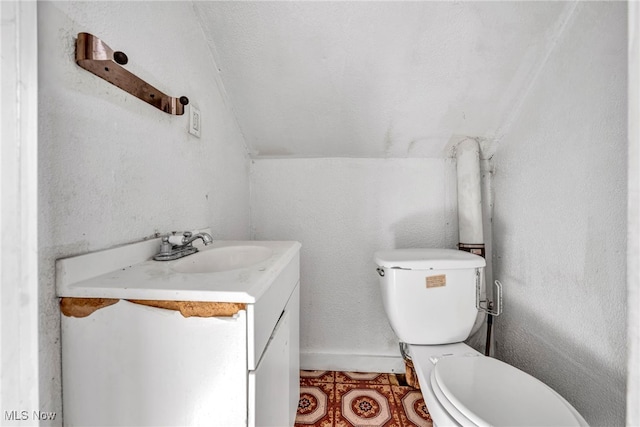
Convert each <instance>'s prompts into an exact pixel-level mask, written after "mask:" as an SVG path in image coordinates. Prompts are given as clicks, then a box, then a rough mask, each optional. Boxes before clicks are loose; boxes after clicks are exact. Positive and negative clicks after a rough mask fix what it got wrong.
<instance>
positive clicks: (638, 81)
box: [627, 2, 640, 426]
mask: <svg viewBox="0 0 640 427" xmlns="http://www.w3.org/2000/svg"><path fill="white" fill-rule="evenodd" d="M628 76H629V111H628V118H629V207H628V214H629V229H628V231H627V296H628V301H627V307H628V313H627V322H628V323H627V325H628V328H627V346H628V348H627V352H628V357H627V358H628V361H627V425H628V426H636V425H640V123H638V122H639V121H638V117H640V5H638V3H637V2H629V74H628Z"/></svg>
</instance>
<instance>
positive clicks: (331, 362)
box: [300, 353, 404, 373]
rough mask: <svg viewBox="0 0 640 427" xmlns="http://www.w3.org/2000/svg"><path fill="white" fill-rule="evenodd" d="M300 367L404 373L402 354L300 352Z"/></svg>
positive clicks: (309, 369)
mask: <svg viewBox="0 0 640 427" xmlns="http://www.w3.org/2000/svg"><path fill="white" fill-rule="evenodd" d="M300 369H304V370H307V371H347V372H382V373H403V372H404V361H403V360H402V357H401V356H400V355H398V356H372V355H362V354H334V353H300Z"/></svg>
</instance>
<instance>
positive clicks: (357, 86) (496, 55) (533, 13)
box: [194, 1, 575, 157]
mask: <svg viewBox="0 0 640 427" xmlns="http://www.w3.org/2000/svg"><path fill="white" fill-rule="evenodd" d="M574 6H575V4H574V2H570V3H568V2H474V1H471V2H306V1H294V2H194V7H195V10H196V13H197V14H198V16H199V18H200V20H201V25H202V27H203V30H204V33H205V37H206V38H207V41H208V43H209V46H210V47H211V50H212V53H213V56H214V59H215V61H216V64H217V66H218V68H219V72H220V76H221V79H222V82H223V85H224V89H225V91H226V96H227V98H228V99H227V101H228V102H229V103H230V106H231V108H232V109H233V110H234V113H235V115H236V117H237V120H238V123H239V125H240V128H241V130H242V132H243V134H244V136H245V139H246V143H247V145H248V148H249V151H250V154H251V155H252V156H253V157H442V156H444V155H445V147H446V145H447V143H448V142H449V140H450V139H451V137H452V136H453V135H467V136H475V137H482V138H486V139H487V140H490V141H491V140H496V139H499V137H500V135H501V133H502V132H504V130H505V128H506V127H508V125H509V123H510V120H512V117H513V115H514V114H516V113H517V109H518V106H519V103H520V100H521V98H522V97H523V96H524V95H525V94H526V92H527V89H528V87H529V86H530V85H531V83H532V81H533V79H535V76H536V75H537V72H538V70H539V69H540V67H541V66H542V65H543V64H544V61H545V58H546V57H547V55H548V53H549V51H550V50H551V49H552V48H553V46H554V45H555V42H556V40H557V38H558V37H559V36H560V34H561V32H562V29H563V27H564V25H565V24H566V22H567V21H568V20H569V18H570V16H571V12H572V10H573V7H574Z"/></svg>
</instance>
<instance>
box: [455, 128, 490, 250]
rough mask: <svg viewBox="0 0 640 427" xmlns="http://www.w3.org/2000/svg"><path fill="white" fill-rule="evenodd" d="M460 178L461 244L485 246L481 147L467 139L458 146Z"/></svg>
mask: <svg viewBox="0 0 640 427" xmlns="http://www.w3.org/2000/svg"><path fill="white" fill-rule="evenodd" d="M456 161H457V176H458V229H459V232H460V237H459V240H458V241H459V242H460V243H461V244H469V245H476V244H477V245H481V244H484V236H483V233H482V192H481V187H480V146H479V145H478V142H477V141H475V140H473V139H470V138H467V139H465V140H463V141H462V142H460V143H459V144H458V145H457V146H456Z"/></svg>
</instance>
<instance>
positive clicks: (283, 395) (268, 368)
mask: <svg viewBox="0 0 640 427" xmlns="http://www.w3.org/2000/svg"><path fill="white" fill-rule="evenodd" d="M290 333H291V313H290V311H289V310H286V311H285V312H284V314H283V315H282V317H281V318H280V320H279V322H278V324H277V326H276V329H275V330H274V332H273V335H272V336H271V339H270V340H269V343H268V344H267V347H266V349H265V351H264V354H263V355H262V359H260V363H259V364H258V367H257V368H256V370H255V371H250V372H249V426H252V427H253V426H260V427H270V426H274V427H283V426H287V425H291V424H289V418H290V416H289V400H290V399H289V393H288V392H287V391H288V390H289V378H290V375H289V359H290V353H291V349H290V345H291V337H290Z"/></svg>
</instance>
